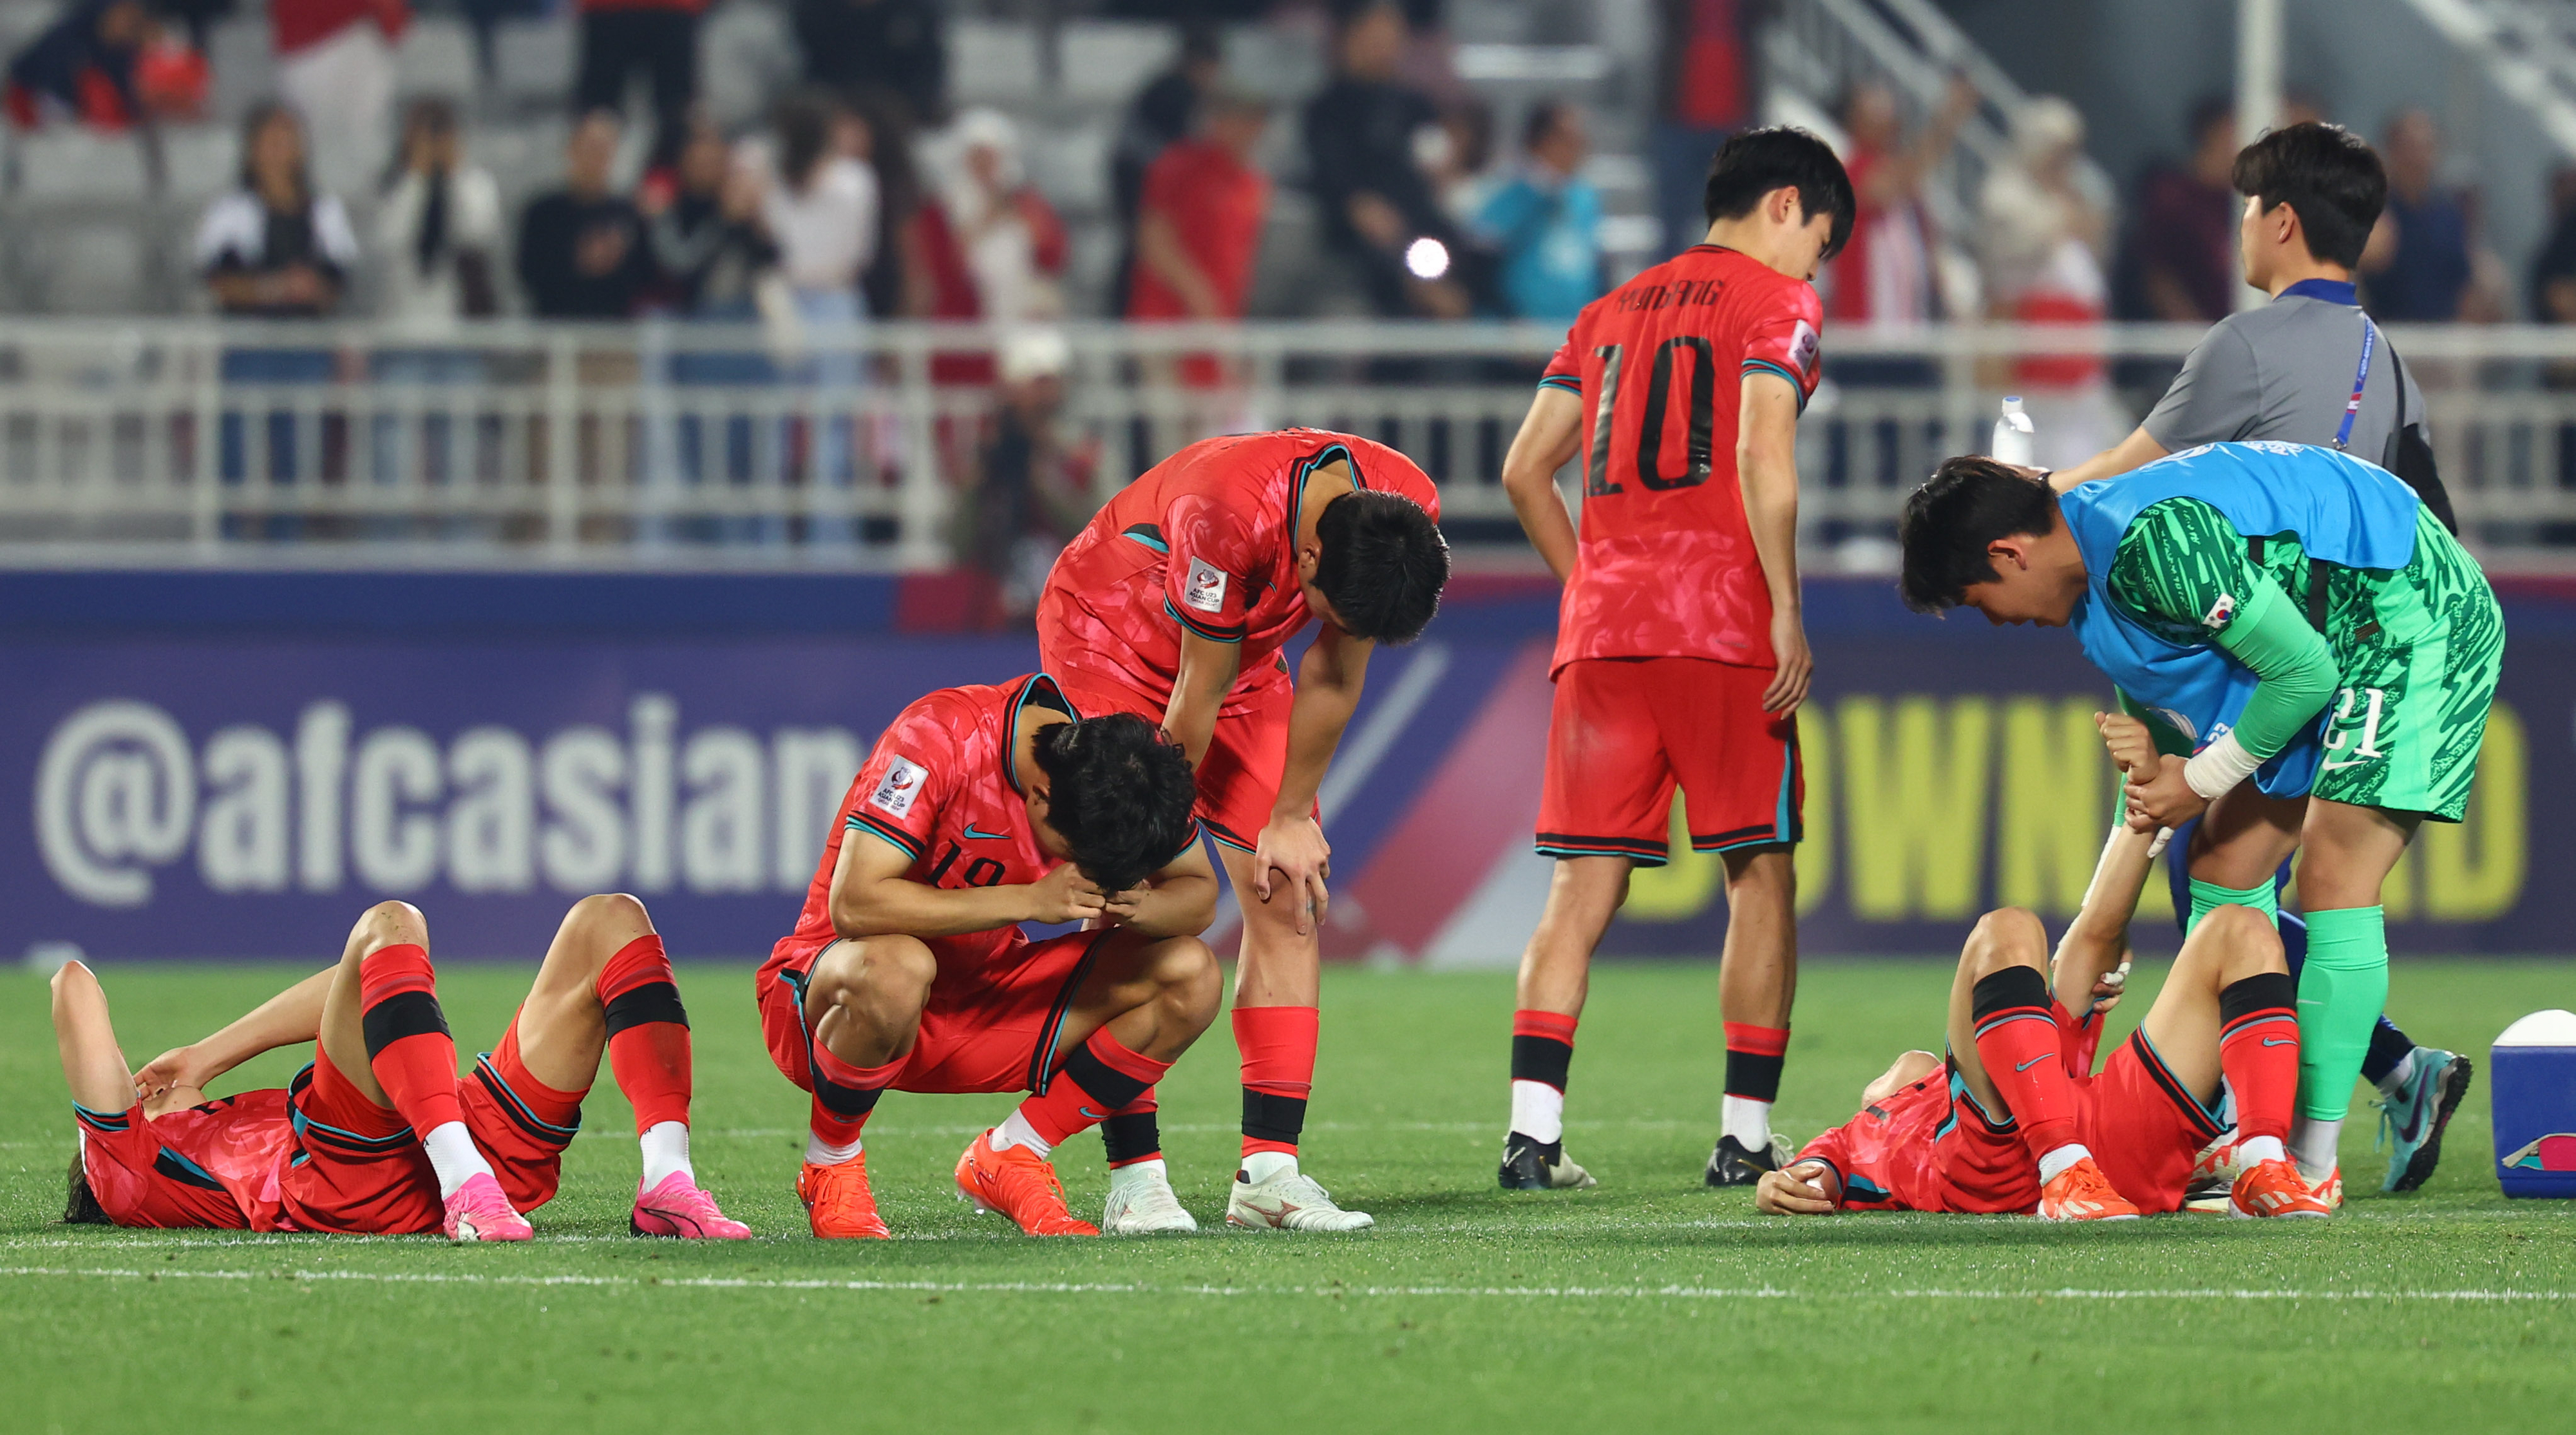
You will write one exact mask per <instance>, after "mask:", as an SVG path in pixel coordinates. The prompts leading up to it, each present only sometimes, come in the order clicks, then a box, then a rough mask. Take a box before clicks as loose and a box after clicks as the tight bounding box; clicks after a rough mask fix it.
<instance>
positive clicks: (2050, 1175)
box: [2039, 1144, 2093, 1186]
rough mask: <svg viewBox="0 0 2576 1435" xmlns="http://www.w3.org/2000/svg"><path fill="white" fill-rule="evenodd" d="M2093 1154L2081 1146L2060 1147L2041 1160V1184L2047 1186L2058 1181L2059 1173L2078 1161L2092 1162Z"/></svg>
mask: <svg viewBox="0 0 2576 1435" xmlns="http://www.w3.org/2000/svg"><path fill="white" fill-rule="evenodd" d="M2092 1159H2093V1153H2092V1152H2091V1151H2089V1150H2087V1149H2085V1148H2084V1147H2083V1146H2082V1145H2080V1144H2069V1145H2065V1146H2060V1147H2058V1148H2057V1149H2056V1150H2054V1151H2051V1152H2049V1153H2048V1154H2047V1155H2045V1156H2042V1157H2040V1158H2039V1184H2041V1185H2043V1186H2045V1185H2047V1184H2048V1183H2049V1182H2051V1181H2054V1180H2056V1179H2057V1173H2058V1172H2060V1171H2063V1170H2065V1169H2066V1168H2067V1167H2069V1166H2072V1165H2074V1164H2075V1163H2076V1162H2078V1161H2090V1160H2092Z"/></svg>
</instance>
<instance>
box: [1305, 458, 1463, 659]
mask: <svg viewBox="0 0 2576 1435" xmlns="http://www.w3.org/2000/svg"><path fill="white" fill-rule="evenodd" d="M1315 537H1316V539H1317V541H1319V542H1320V543H1321V544H1322V545H1323V549H1324V551H1323V556H1322V557H1321V558H1320V559H1318V560H1317V561H1316V564H1315V586H1316V587H1317V588H1320V589H1322V590H1323V593H1324V601H1325V602H1328V603H1330V604H1332V605H1333V612H1334V613H1335V614H1336V615H1337V616H1339V617H1340V618H1341V620H1342V628H1343V630H1344V631H1345V632H1348V633H1349V634H1350V635H1351V636H1352V637H1354V638H1367V639H1369V640H1370V641H1372V642H1379V643H1410V642H1412V641H1413V640H1414V639H1416V638H1419V637H1421V636H1422V630H1423V629H1424V628H1425V627H1428V626H1429V625H1430V623H1431V615H1432V614H1434V613H1437V612H1439V611H1440V590H1441V589H1442V588H1445V587H1447V586H1448V584H1449V541H1448V540H1447V539H1445V538H1442V537H1441V536H1440V526H1439V525H1438V524H1436V523H1433V522H1432V521H1431V515H1430V514H1428V513H1425V512H1423V511H1422V505H1421V504H1418V503H1416V502H1414V501H1413V500H1412V499H1410V498H1407V497H1405V496H1404V495H1403V494H1400V493H1384V492H1380V491H1379V490H1376V489H1368V488H1363V489H1358V490H1355V491H1353V492H1350V493H1345V494H1342V495H1340V496H1338V497H1336V498H1335V499H1334V500H1333V501H1332V502H1330V503H1327V504H1325V505H1324V511H1323V513H1322V514H1320V515H1318V516H1317V517H1316V519H1315Z"/></svg>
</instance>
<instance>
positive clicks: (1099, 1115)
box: [1074, 1106, 1109, 1121]
mask: <svg viewBox="0 0 2576 1435" xmlns="http://www.w3.org/2000/svg"><path fill="white" fill-rule="evenodd" d="M1074 1110H1076V1111H1079V1112H1081V1113H1082V1119H1083V1120H1085V1121H1106V1120H1108V1119H1109V1113H1108V1112H1106V1111H1094V1110H1092V1109H1091V1108H1090V1107H1088V1106H1077V1107H1075V1108H1074Z"/></svg>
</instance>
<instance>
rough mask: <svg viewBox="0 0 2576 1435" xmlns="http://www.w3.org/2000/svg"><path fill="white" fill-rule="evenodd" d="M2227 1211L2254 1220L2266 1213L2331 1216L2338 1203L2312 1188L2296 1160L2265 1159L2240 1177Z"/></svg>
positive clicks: (2229, 1197)
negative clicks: (2334, 1204)
mask: <svg viewBox="0 0 2576 1435" xmlns="http://www.w3.org/2000/svg"><path fill="white" fill-rule="evenodd" d="M2227 1214H2229V1215H2231V1216H2241V1217H2243V1218H2245V1219H2247V1220H2253V1219H2255V1218H2257V1217H2262V1216H2331V1215H2333V1214H2334V1207H2332V1206H2329V1205H2327V1204H2326V1202H2325V1198H2324V1197H2323V1196H2322V1195H2320V1194H2318V1193H2317V1192H2316V1191H2315V1190H2313V1189H2311V1188H2310V1187H2309V1185H2308V1183H2307V1182H2306V1181H2305V1180H2304V1179H2302V1178H2301V1177H2300V1175H2299V1168H2298V1165H2297V1163H2295V1162H2292V1161H2286V1160H2284V1161H2261V1162H2257V1163H2255V1164H2254V1165H2251V1166H2248V1167H2246V1168H2245V1169H2244V1170H2243V1171H2242V1172H2240V1173H2239V1174H2238V1175H2237V1177H2236V1185H2235V1188H2234V1189H2233V1190H2232V1191H2231V1192H2230V1193H2229V1195H2228V1198H2227Z"/></svg>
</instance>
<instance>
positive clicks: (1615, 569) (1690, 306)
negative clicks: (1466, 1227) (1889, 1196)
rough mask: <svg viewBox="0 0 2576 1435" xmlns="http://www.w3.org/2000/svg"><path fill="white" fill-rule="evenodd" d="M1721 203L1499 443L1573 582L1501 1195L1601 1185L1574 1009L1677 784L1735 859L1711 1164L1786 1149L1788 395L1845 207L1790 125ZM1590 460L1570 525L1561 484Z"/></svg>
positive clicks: (1716, 167) (1765, 1158)
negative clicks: (1721, 1093)
mask: <svg viewBox="0 0 2576 1435" xmlns="http://www.w3.org/2000/svg"><path fill="white" fill-rule="evenodd" d="M1705 205H1706V211H1707V214H1708V220H1709V228H1708V239H1707V242H1706V243H1703V244H1698V245H1694V246H1692V247H1691V248H1690V249H1687V250H1685V251H1683V252H1682V253H1681V254H1680V255H1679V256H1677V257H1675V258H1674V259H1672V260H1670V261H1667V262H1666V263H1663V264H1660V265H1657V266H1655V267H1654V268H1652V269H1649V270H1647V271H1646V272H1645V273H1643V274H1640V275H1638V276H1637V277H1636V278H1635V279H1632V280H1630V281H1629V282H1628V283H1627V284H1625V285H1623V286H1622V287H1620V288H1619V289H1617V290H1614V291H1613V292H1611V293H1610V294H1608V295H1607V296H1605V297H1603V298H1601V299H1599V300H1597V301H1595V302H1594V303H1593V304H1592V305H1591V306H1590V307H1588V308H1586V309H1585V310H1584V311H1583V313H1582V316H1581V317H1579V318H1578V319H1576V320H1575V323H1574V328H1573V330H1572V332H1571V333H1570V334H1569V335H1568V336H1567V338H1566V342H1565V346H1564V347H1563V348H1561V349H1559V350H1558V351H1557V354H1556V358H1555V360H1554V361H1553V362H1551V363H1550V364H1549V365H1548V368H1547V373H1546V375H1545V376H1544V377H1543V378H1541V379H1540V380H1539V391H1538V396H1537V397H1536V398H1535V399H1534V400H1532V401H1531V404H1530V410H1529V415H1528V417H1527V418H1525V419H1523V420H1522V422H1521V431H1520V434H1519V436H1518V437H1517V438H1515V439H1514V440H1513V441H1512V448H1511V453H1510V454H1509V456H1508V457H1506V458H1505V460H1504V463H1503V487H1504V488H1505V490H1506V491H1508V492H1509V493H1510V495H1511V500H1512V507H1513V509H1514V511H1516V512H1517V513H1518V514H1519V515H1520V520H1521V526H1522V527H1523V528H1524V529H1526V530H1527V531H1528V533H1529V536H1530V541H1531V542H1532V543H1533V544H1535V545H1536V546H1537V548H1538V551H1539V553H1540V555H1541V556H1542V557H1544V558H1545V559H1546V560H1547V564H1548V567H1549V568H1550V569H1552V570H1554V571H1555V573H1556V576H1557V577H1558V578H1559V579H1560V580H1562V581H1563V582H1564V583H1565V598H1564V602H1563V606H1562V609H1561V611H1560V614H1559V617H1558V621H1557V639H1556V657H1555V663H1554V677H1555V680H1556V702H1555V710H1554V712H1553V714H1552V715H1551V717H1550V720H1549V726H1548V762H1547V776H1546V787H1545V795H1544V796H1543V797H1542V798H1541V800H1540V806H1539V821H1538V850H1539V851H1540V852H1542V853H1544V854H1546V855H1547V856H1550V857H1553V858H1556V859H1557V863H1556V874H1555V878H1554V880H1553V882H1552V883H1551V885H1550V887H1549V889H1548V898H1547V908H1546V911H1545V912H1544V913H1543V914H1542V915H1541V916H1540V918H1539V923H1538V930H1537V931H1536V932H1534V933H1532V934H1531V936H1530V943H1529V947H1528V950H1527V951H1526V952H1525V953H1524V954H1523V955H1522V957H1521V974H1520V988H1519V994H1518V995H1519V1000H1518V1007H1519V1009H1518V1010H1517V1011H1516V1012H1515V1013H1514V1014H1513V1017H1512V1126H1511V1134H1510V1135H1509V1137H1507V1138H1506V1140H1505V1142H1504V1146H1503V1166H1502V1173H1501V1179H1502V1184H1503V1185H1504V1186H1505V1187H1506V1188H1508V1189H1515V1190H1543V1189H1549V1188H1565V1187H1580V1186H1588V1185H1591V1184H1593V1180H1592V1177H1591V1176H1590V1175H1589V1174H1587V1173H1586V1172H1585V1171H1584V1170H1583V1168H1582V1167H1580V1166H1577V1165H1575V1164H1574V1163H1573V1162H1572V1161H1569V1160H1567V1159H1566V1157H1565V1150H1564V1109H1565V1081H1566V1070H1567V1067H1568V1065H1569V1064H1570V1063H1571V1061H1572V1059H1573V1055H1574V1027H1575V1021H1576V1019H1577V1018H1578V1017H1579V1016H1580V1015H1581V1014H1582V1011H1583V998H1584V993H1585V988H1586V985H1587V982H1588V980H1589V975H1590V970H1591V965H1592V949H1593V947H1594V946H1595V944H1597V943H1598V942H1599V941H1600V940H1601V934H1602V932H1603V931H1604V930H1605V929H1607V928H1608V927H1609V925H1610V919H1611V918H1612V917H1613V916H1614V915H1616V914H1617V912H1618V910H1619V905H1620V903H1621V902H1623V901H1624V900H1626V898H1627V894H1628V874H1629V872H1630V870H1631V869H1633V868H1635V867H1637V866H1640V865H1644V866H1650V867H1654V866H1661V865H1663V863H1664V861H1665V854H1666V852H1667V840H1668V839H1667V832H1668V827H1669V822H1670V817H1671V811H1672V803H1673V789H1674V787H1675V786H1676V785H1678V786H1679V787H1680V788H1681V790H1682V793H1683V795H1684V798H1685V799H1686V801H1687V803H1688V814H1689V818H1690V833H1691V847H1692V848H1693V850H1695V851H1700V852H1715V853H1718V854H1719V855H1720V856H1721V857H1722V858H1723V859H1724V860H1725V863H1726V901H1727V913H1728V917H1727V927H1726V951H1725V964H1724V967H1723V969H1722V973H1721V975H1720V977H1719V979H1718V980H1719V994H1720V1004H1721V1007H1722V1009H1723V1011H1724V1014H1725V1022H1726V1100H1725V1106H1724V1118H1723V1125H1722V1128H1721V1130H1722V1134H1721V1135H1720V1136H1719V1138H1718V1142H1717V1149H1716V1150H1715V1151H1714V1152H1713V1153H1712V1154H1711V1155H1710V1156H1709V1161H1708V1170H1707V1173H1706V1175H1707V1181H1708V1184H1710V1185H1712V1186H1747V1185H1751V1184H1753V1183H1754V1182H1756V1181H1758V1180H1759V1179H1760V1178H1761V1175H1762V1173H1763V1172H1765V1171H1769V1170H1773V1169H1776V1168H1777V1167H1778V1165H1779V1157H1778V1155H1777V1154H1775V1152H1774V1150H1773V1142H1772V1136H1771V1120H1770V1118H1771V1103H1772V1101H1773V1100H1774V1099H1775V1098H1776V1097H1777V1096H1778V1095H1779V1090H1780V1065H1781V1057H1782V1054H1783V1053H1784V1052H1785V1051H1786V1050H1787V1047H1788V1041H1789V1008H1790V1004H1791V1001H1792V999H1793V998H1794V996H1795V995H1796V988H1797V929H1796V925H1795V913H1794V907H1795V902H1796V897H1797V880H1796V874H1795V870H1794V867H1793V866H1792V863H1791V852H1792V850H1793V848H1794V847H1795V844H1796V843H1797V841H1798V838H1799V833H1800V829H1801V825H1802V824H1801V818H1800V803H1801V799H1802V796H1803V790H1804V784H1803V781H1802V777H1801V773H1800V770H1799V764H1798V727H1797V711H1798V706H1799V704H1800V703H1801V702H1803V701H1805V699H1806V696H1807V679H1808V675H1809V671H1810V668H1811V662H1810V660H1809V657H1808V653H1807V636H1806V628H1805V624H1804V621H1803V619H1802V618H1801V616H1800V606H1799V596H1798V559H1797V533H1798V471H1797V463H1796V443H1797V430H1798V414H1799V412H1800V411H1801V410H1802V409H1804V408H1805V407H1806V404H1807V398H1808V396H1809V395H1810V394H1812V393H1814V392H1815V387H1816V378H1817V372H1818V368H1817V365H1818V355H1817V346H1818V337H1819V336H1818V332H1817V330H1818V325H1819V324H1820V323H1821V320H1822V309H1821V307H1820V305H1819V303H1818V301H1817V298H1816V291H1815V289H1814V288H1813V287H1812V286H1811V285H1810V283H1809V281H1810V280H1811V279H1812V278H1813V277H1814V275H1815V272H1816V267H1817V266H1818V265H1819V264H1821V263H1823V262H1824V261H1825V260H1826V259H1829V258H1831V257H1832V256H1833V255H1834V253H1835V252H1836V251H1838V250H1839V249H1841V248H1842V245H1843V241H1844V240H1845V239H1847V238H1849V237H1850V235H1851V228H1852V215H1853V210H1854V202H1853V197H1852V186H1851V179H1850V177H1849V176H1848V175H1846V174H1845V173H1844V172H1843V167H1842V162H1841V161H1840V160H1838V159H1836V158H1835V157H1834V152H1833V151H1832V150H1831V149H1830V148H1828V147H1827V146H1826V145H1825V143H1824V142H1823V141H1822V140H1819V139H1817V138H1816V137H1815V136H1813V135H1811V134H1808V133H1806V132H1805V131H1803V130H1796V129H1785V128H1780V129H1761V130H1753V131H1750V132H1748V133H1745V134H1741V135H1738V136H1736V137H1735V138H1734V139H1731V140H1729V141H1727V143H1726V145H1725V147H1724V148H1723V149H1720V150H1719V151H1718V153H1717V158H1716V160H1715V161H1714V162H1713V164H1712V165H1711V167H1710V170H1709V176H1708V187H1707V191H1706V197H1705ZM1721 440H1723V442H1722V443H1721ZM1578 454H1580V455H1581V457H1582V460H1583V499H1584V501H1583V515H1582V526H1581V530H1580V533H1579V534H1578V532H1577V529H1576V524H1575V520H1574V518H1573V516H1572V515H1571V514H1570V513H1568V512H1567V509H1566V505H1565V502H1564V500H1563V498H1562V497H1560V496H1559V495H1558V493H1557V491H1556V486H1555V484H1556V472H1557V470H1558V469H1559V468H1561V467H1563V466H1564V465H1565V464H1566V463H1567V462H1568V461H1569V460H1572V459H1574V458H1575V457H1576V456H1577V455H1578Z"/></svg>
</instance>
